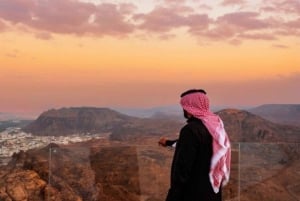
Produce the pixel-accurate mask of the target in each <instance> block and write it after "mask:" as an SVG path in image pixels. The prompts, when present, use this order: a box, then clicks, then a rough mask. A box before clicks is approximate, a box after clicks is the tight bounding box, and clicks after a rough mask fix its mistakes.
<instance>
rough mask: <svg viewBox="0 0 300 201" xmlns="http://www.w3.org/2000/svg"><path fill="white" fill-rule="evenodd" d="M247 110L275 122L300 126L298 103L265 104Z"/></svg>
mask: <svg viewBox="0 0 300 201" xmlns="http://www.w3.org/2000/svg"><path fill="white" fill-rule="evenodd" d="M248 111H249V112H251V113H253V114H256V115H259V116H261V117H263V118H265V119H267V120H269V121H272V122H275V123H279V124H287V125H296V126H300V104H266V105H261V106H258V107H255V108H252V109H249V110H248Z"/></svg>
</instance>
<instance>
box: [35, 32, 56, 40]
mask: <svg viewBox="0 0 300 201" xmlns="http://www.w3.org/2000/svg"><path fill="white" fill-rule="evenodd" d="M35 37H36V38H39V39H42V40H50V39H52V35H51V34H50V33H48V32H41V33H36V34H35Z"/></svg>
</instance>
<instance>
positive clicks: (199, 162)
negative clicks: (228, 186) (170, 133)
mask: <svg viewBox="0 0 300 201" xmlns="http://www.w3.org/2000/svg"><path fill="white" fill-rule="evenodd" d="M211 157H212V136H211V134H210V133H209V132H208V130H207V129H206V127H205V126H204V125H203V123H202V121H201V120H199V119H196V118H191V119H189V120H188V123H187V125H185V126H184V127H183V128H182V129H181V131H180V136H179V140H178V142H177V144H176V150H175V154H174V158H173V163H172V170H171V188H170V191H169V193H168V196H167V201H221V200H222V199H221V191H220V192H219V193H218V194H215V193H214V191H213V188H212V186H211V183H210V181H209V170H210V161H211Z"/></svg>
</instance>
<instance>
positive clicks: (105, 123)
mask: <svg viewBox="0 0 300 201" xmlns="http://www.w3.org/2000/svg"><path fill="white" fill-rule="evenodd" d="M180 126H181V123H179V121H176V120H169V119H155V118H138V117H132V116H128V115H125V114H122V113H119V112H116V111H114V110H111V109H109V108H87V107H82V108H62V109H58V110H54V109H53V110H49V111H46V112H44V113H42V114H41V115H40V116H39V117H38V118H37V120H35V121H34V122H32V123H31V124H29V125H28V126H27V127H25V128H24V129H23V130H24V131H25V132H29V133H33V134H35V135H50V136H60V135H70V134H80V133H81V134H85V133H107V132H109V133H111V135H110V136H111V138H112V139H114V140H126V139H128V138H129V137H131V138H137V137H143V136H147V135H168V134H174V133H176V132H178V130H179V128H180Z"/></svg>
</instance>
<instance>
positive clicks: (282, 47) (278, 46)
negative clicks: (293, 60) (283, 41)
mask: <svg viewBox="0 0 300 201" xmlns="http://www.w3.org/2000/svg"><path fill="white" fill-rule="evenodd" d="M272 47H275V48H279V49H287V48H289V47H288V46H286V45H280V44H274V45H272Z"/></svg>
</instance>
